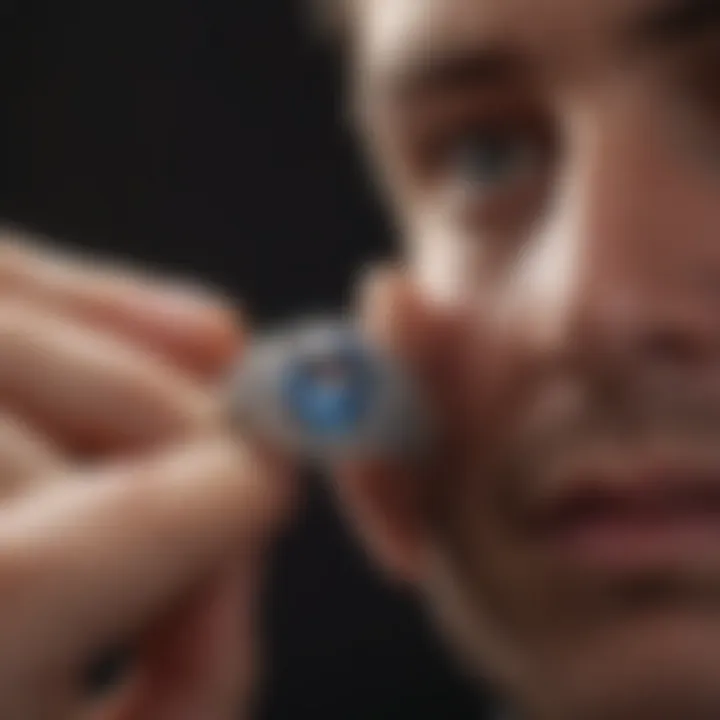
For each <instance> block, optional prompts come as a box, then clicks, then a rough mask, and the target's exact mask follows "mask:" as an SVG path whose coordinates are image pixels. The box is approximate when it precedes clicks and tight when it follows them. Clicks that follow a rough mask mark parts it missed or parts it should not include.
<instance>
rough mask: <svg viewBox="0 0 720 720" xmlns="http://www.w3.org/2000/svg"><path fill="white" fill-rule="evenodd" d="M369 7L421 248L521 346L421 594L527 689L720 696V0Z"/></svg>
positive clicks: (647, 707) (558, 705)
mask: <svg viewBox="0 0 720 720" xmlns="http://www.w3.org/2000/svg"><path fill="white" fill-rule="evenodd" d="M357 6H358V17H357V41H358V42H357V64H356V68H357V71H358V72H357V83H356V89H357V100H358V108H359V109H360V111H361V112H362V117H363V122H364V124H365V128H366V130H367V134H368V138H369V145H370V149H371V151H372V153H373V156H374V157H375V158H376V160H377V167H378V170H379V173H380V176H381V177H382V179H383V180H384V181H385V183H386V187H387V190H388V192H389V194H390V196H391V197H392V198H393V200H394V203H395V207H396V210H397V213H398V217H399V220H400V222H401V224H402V227H404V228H405V230H406V239H407V243H408V244H407V248H408V256H409V259H410V265H411V267H412V269H413V273H414V275H415V277H416V278H417V280H418V282H419V283H420V285H421V286H422V287H423V288H424V289H425V291H426V292H427V293H428V295H442V296H443V298H444V299H448V298H449V299H452V300H462V301H463V302H467V301H468V300H471V301H472V302H474V303H476V304H477V305H478V306H481V307H482V308H483V311H484V312H485V314H486V315H489V316H493V317H494V318H495V321H496V322H497V321H498V320H499V321H500V322H499V324H498V325H496V327H497V328H498V329H497V330H495V331H494V333H495V336H494V338H490V340H493V339H494V340H495V341H496V344H497V345H498V346H500V345H502V343H507V344H508V346H509V343H510V342H511V340H510V338H513V340H512V343H513V347H514V353H515V354H514V356H513V357H514V360H512V361H511V360H508V361H507V363H506V365H505V367H504V375H503V377H504V378H505V379H504V383H505V387H506V388H507V389H513V390H514V391H515V392H514V394H513V395H512V397H513V400H510V399H508V400H507V402H506V403H505V405H504V409H505V411H506V417H504V420H503V421H496V422H494V423H493V425H492V427H491V428H489V427H488V426H487V425H485V426H483V424H482V421H481V420H478V423H477V428H478V429H477V432H476V434H475V436H474V438H473V441H472V442H469V443H467V445H466V446H465V447H464V449H462V450H458V452H457V453H456V456H455V463H454V465H455V466H454V467H446V475H447V477H446V478H444V479H443V489H442V501H441V502H439V503H438V504H437V505H436V510H437V517H435V519H434V523H435V524H434V528H435V535H436V541H437V544H438V546H439V549H440V550H441V555H442V557H443V563H442V565H443V569H444V572H445V573H446V574H447V578H446V579H448V578H449V582H446V583H444V584H442V592H441V591H440V590H439V589H436V591H435V592H436V597H435V599H436V601H438V603H439V604H440V605H441V606H443V603H448V602H450V601H451V600H452V602H454V603H456V604H455V605H453V606H452V610H451V611H449V615H450V616H451V620H450V624H451V625H459V623H460V620H462V622H463V623H465V624H464V625H462V628H461V629H460V630H459V631H458V634H459V635H463V636H464V639H465V641H466V642H467V644H468V645H471V646H472V647H471V648H470V649H471V650H472V651H473V652H476V653H477V654H478V657H479V663H480V664H481V665H483V666H484V667H485V669H486V670H487V671H490V672H493V673H495V674H496V676H497V678H498V679H499V681H500V682H502V683H505V684H507V686H508V687H509V688H510V689H511V690H512V691H513V692H514V693H515V694H516V695H517V696H519V697H520V698H521V699H522V701H523V702H524V703H526V704H527V705H528V706H530V707H533V708H535V711H536V712H538V714H540V715H543V714H545V713H547V715H549V716H550V717H552V718H561V717H572V718H581V719H582V720H591V719H592V718H593V717H596V716H597V717H601V718H606V717H613V718H614V717H622V718H634V719H635V718H652V719H653V720H657V719H658V718H662V717H673V718H675V717H683V718H692V717H698V718H700V717H702V718H706V717H713V718H717V717H720V447H718V442H717V439H718V430H719V429H720V323H719V322H718V317H719V316H718V312H719V311H720V85H719V84H718V82H719V81H718V78H719V77H720V4H718V3H717V2H715V1H714V0H709V1H708V2H703V1H702V0H695V1H693V0H359V2H358V3H357ZM478 372H480V370H478ZM496 389H498V388H496ZM518 389H522V392H518ZM500 394H502V393H500ZM508 397H510V396H508ZM488 438H492V442H489V441H488ZM450 588H452V591H451V590H450ZM441 594H443V595H447V596H448V597H443V598H442V599H441V598H440V595H441ZM450 595H451V596H452V598H450V597H449V596H450ZM444 607H450V605H444ZM455 629H456V630H457V628H455ZM693 713H695V714H693Z"/></svg>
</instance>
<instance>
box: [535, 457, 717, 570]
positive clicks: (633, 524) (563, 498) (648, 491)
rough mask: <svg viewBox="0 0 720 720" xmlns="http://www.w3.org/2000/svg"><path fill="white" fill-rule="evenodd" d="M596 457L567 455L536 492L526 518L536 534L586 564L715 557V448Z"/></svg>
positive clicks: (630, 565)
mask: <svg viewBox="0 0 720 720" xmlns="http://www.w3.org/2000/svg"><path fill="white" fill-rule="evenodd" d="M595 457H596V458H597V460H598V461H595V462H593V460H592V455H590V454H588V455H586V456H585V460H586V461H585V462H584V463H583V462H582V459H581V458H576V459H575V460H574V461H572V462H568V463H566V464H565V465H564V467H563V468H562V469H559V470H558V471H556V472H555V473H554V474H553V475H552V477H551V480H550V481H549V482H548V483H546V485H545V487H544V488H543V492H542V494H541V495H539V496H538V497H536V498H535V505H534V508H533V513H532V515H531V525H532V529H533V533H534V537H535V539H536V540H537V541H539V542H541V543H543V544H544V545H545V546H546V547H548V549H549V550H551V552H552V553H553V554H554V555H556V556H558V557H562V558H564V559H565V560H569V561H573V562H577V563H580V564H582V565H584V566H586V567H589V566H602V567H605V568H606V569H642V568H647V567H649V566H655V565H659V564H663V565H666V564H667V563H669V562H683V563H687V562H696V561H698V560H699V559H707V558H717V559H718V561H719V562H720V457H718V456H717V453H715V452H713V453H708V452H707V451H706V452H705V453H700V452H695V453H693V454H692V455H691V454H690V453H687V452H686V453H684V457H683V456H681V455H680V453H677V452H676V453H668V452H665V453H662V452H661V453H658V452H655V453H653V458H652V460H650V459H649V458H648V457H647V455H646V456H645V457H644V458H643V457H640V456H639V455H636V456H635V457H634V458H629V457H623V456H622V455H620V454H618V453H617V452H616V453H614V454H609V453H607V452H605V453H596V454H595ZM600 458H604V460H603V462H602V463H601V462H599V459H600Z"/></svg>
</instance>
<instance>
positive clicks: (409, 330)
mask: <svg viewBox="0 0 720 720" xmlns="http://www.w3.org/2000/svg"><path fill="white" fill-rule="evenodd" d="M360 314H361V318H362V321H363V325H364V327H365V328H366V329H367V332H368V333H369V335H370V336H371V338H372V339H373V341H374V342H376V343H378V344H379V345H380V346H381V347H383V348H384V349H385V350H386V351H388V352H390V353H391V354H392V355H393V356H394V357H396V358H397V359H398V360H399V361H400V363H401V364H402V366H403V367H404V368H405V369H406V371H407V372H408V373H410V374H411V376H412V377H413V378H414V379H415V381H416V383H415V384H416V386H417V387H418V388H419V389H420V392H421V393H422V395H423V400H424V401H425V403H426V405H427V406H428V407H429V412H430V413H431V414H432V415H433V418H434V419H435V420H436V423H435V425H436V429H437V431H438V433H440V434H442V435H443V436H446V435H447V436H449V437H452V438H455V437H456V436H457V435H458V433H461V432H462V431H463V430H464V428H465V426H466V425H467V419H468V418H467V416H468V414H469V413H470V412H471V408H472V407H474V405H476V404H478V402H479V401H480V399H481V398H480V397H479V393H480V392H481V390H482V385H481V383H480V382H479V379H480V378H483V374H484V370H485V367H484V366H485V364H486V362H487V360H488V356H487V354H486V353H485V352H484V350H485V348H484V345H485V341H484V340H485V339H484V337H483V320H482V317H481V315H480V313H479V311H478V310H477V309H476V308H473V307H469V306H461V305H449V304H446V305H439V304H438V303H436V302H433V301H432V300H430V299H428V298H426V297H424V295H423V293H422V292H421V291H420V290H419V289H418V288H417V287H416V286H415V285H414V284H413V282H412V281H411V280H410V279H409V278H408V277H407V276H405V275H404V274H403V273H402V272H400V271H398V270H395V269H392V268H380V269H378V270H375V271H374V272H372V273H370V274H369V275H368V276H366V278H365V280H364V282H363V284H362V286H361V294H360ZM446 440H447V438H445V437H443V438H442V441H443V442H445V441H446Z"/></svg>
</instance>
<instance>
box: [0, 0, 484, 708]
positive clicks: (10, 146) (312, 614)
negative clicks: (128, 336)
mask: <svg viewBox="0 0 720 720" xmlns="http://www.w3.org/2000/svg"><path fill="white" fill-rule="evenodd" d="M0 15H1V16H2V17H1V22H0V41H1V42H0V57H1V59H2V68H3V69H2V93H3V98H4V99H3V105H2V113H0V118H1V124H0V128H1V129H2V154H3V159H2V163H1V167H2V170H1V172H2V178H1V179H2V183H1V185H0V216H2V217H4V218H8V219H11V220H13V221H17V222H20V223H23V224H26V225H28V226H29V227H30V228H32V229H35V230H39V231H42V232H45V233H48V234H51V235H53V236H55V237H58V238H61V239H63V240H64V241H65V242H67V243H68V244H69V245H72V246H80V247H89V248H92V249H99V250H102V251H103V252H110V253H111V254H112V255H119V256H128V257H131V258H140V259H142V260H143V261H145V262H149V263H152V264H154V265H156V266H159V267H160V268H163V269H165V270H167V271H169V272H177V273H179V274H181V275H183V274H186V275H190V276H192V277H195V276H197V277H200V278H202V279H204V280H206V281H209V282H210V283H215V284H218V285H220V286H221V287H223V288H225V289H227V290H230V292H232V293H233V294H234V295H236V296H237V297H238V298H242V300H243V302H244V303H245V304H246V306H247V307H249V308H250V310H251V312H252V314H253V316H254V318H256V319H258V318H259V319H260V320H262V321H269V320H274V319H277V318H280V317H286V316H291V315H293V314H295V313H297V312H299V311H303V310H315V309H327V308H336V307H339V306H341V304H342V303H343V302H344V300H345V299H346V296H347V292H348V290H349V289H350V288H351V287H352V277H353V275H354V273H355V272H356V271H357V269H358V267H359V266H360V265H362V264H363V263H365V262H367V261H368V260H373V259H377V258H378V257H380V256H384V255H386V254H387V253H388V252H389V251H390V250H391V247H390V245H389V243H388V232H387V227H386V225H385V224H384V222H383V218H382V214H381V213H380V212H379V209H378V203H377V199H376V198H375V197H373V194H372V192H371V191H370V188H369V187H368V183H367V181H366V180H365V178H364V177H363V174H362V173H361V171H360V169H359V167H360V163H359V162H358V159H357V157H356V153H355V149H354V147H353V139H352V138H351V137H349V134H348V133H347V132H346V130H345V128H344V126H343V123H342V99H341V97H340V95H339V92H338V88H339V84H340V83H339V79H340V78H339V76H340V72H339V71H338V70H339V65H338V64H337V63H334V62H332V58H331V57H330V56H329V54H328V52H327V51H326V50H325V49H323V48H322V46H321V45H320V44H319V43H318V42H317V41H315V40H313V39H312V38H311V33H310V32H309V28H308V23H307V22H306V20H307V18H306V16H305V13H304V11H303V9H302V8H301V4H300V2H292V1H280V0H172V1H170V0H145V2H143V1H141V0H102V1H100V2H98V1H97V0H17V1H15V2H10V1H9V0H0ZM312 487H313V491H312V497H311V502H310V505H309V511H308V512H307V513H306V514H305V515H304V516H303V518H302V519H301V520H300V522H299V524H298V527H296V528H295V529H294V530H293V531H292V533H291V535H290V536H289V537H288V538H287V539H286V541H285V542H284V544H283V547H282V548H281V551H280V553H279V556H278V561H277V568H276V572H275V578H274V581H273V584H272V588H271V590H270V593H269V597H268V626H269V636H270V648H271V661H272V664H271V675H270V681H271V683H270V688H269V693H268V695H269V697H268V698H267V701H266V703H265V705H266V709H265V713H264V718H266V720H289V719H291V718H292V719H293V720H294V719H295V718H300V719H302V718H312V719H313V720H341V719H342V720H356V719H357V720H360V719H361V718H362V719H363V720H364V719H369V718H372V719H373V720H381V719H384V718H388V719H389V718H405V717H407V718H415V719H418V720H423V719H424V718H439V719H441V720H454V719H458V720H461V719H465V718H476V717H477V716H478V706H477V703H476V700H475V699H474V698H473V696H472V695H471V693H470V692H469V690H468V689H467V688H466V687H464V686H463V684H462V683H461V681H460V680H459V679H457V677H456V676H455V675H454V673H453V672H452V671H451V667H450V664H449V663H448V661H447V659H446V658H445V657H444V655H443V653H442V651H441V650H440V648H439V646H438V645H437V643H436V642H435V640H434V639H433V636H432V635H431V634H430V633H429V632H428V630H427V627H426V625H425V622H424V620H423V618H422V615H421V614H420V613H419V611H418V610H417V608H416V607H415V605H414V604H413V602H412V601H411V600H410V599H409V598H406V597H402V596H401V595H399V594H398V592H397V591H394V590H391V589H390V588H389V587H387V585H386V584H384V583H383V581H382V580H381V579H380V578H379V577H378V576H377V575H376V574H375V573H374V572H373V571H372V570H371V569H370V567H369V566H368V564H367V563H366V560H365V557H364V556H363V555H362V553H361V551H360V550H359V549H358V548H357V546H356V545H355V544H354V543H353V542H352V541H351V540H350V539H349V538H348V537H347V535H346V533H345V531H344V529H343V528H342V526H341V525H340V523H339V521H338V520H337V518H336V516H335V513H334V510H333V508H332V503H331V501H330V500H329V499H328V497H327V496H326V494H325V492H324V491H323V489H322V485H321V484H319V483H313V484H312Z"/></svg>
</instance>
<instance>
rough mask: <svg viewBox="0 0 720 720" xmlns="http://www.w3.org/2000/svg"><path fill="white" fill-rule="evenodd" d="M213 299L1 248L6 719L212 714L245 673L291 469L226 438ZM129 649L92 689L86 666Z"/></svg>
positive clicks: (219, 330) (0, 704)
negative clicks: (123, 671) (121, 678)
mask: <svg viewBox="0 0 720 720" xmlns="http://www.w3.org/2000/svg"><path fill="white" fill-rule="evenodd" d="M242 342H243V337H242V331H241V330H239V329H238V328H237V324H236V321H235V318H234V316H233V314H232V313H230V312H229V311H227V310H226V309H225V308H224V306H223V304H222V303H218V302H217V301H215V300H211V299H209V298H208V297H207V296H206V295H200V296H198V295H197V294H196V293H193V292H190V291H188V289H187V288H184V289H178V288H177V287H172V286H168V285H167V284H166V283H163V282H161V281H159V280H156V279H151V278H148V277H145V278H140V277H138V276H133V275H130V274H127V273H126V274H124V275H120V274H119V272H118V270H117V269H115V268H107V269H102V268H99V267H96V266H93V265H91V264H90V263H88V262H80V261H70V260H67V259H65V258H62V257H60V256H58V255H56V254H54V253H52V252H50V251H48V250H46V249H43V250H40V249H38V248H34V247H33V248H30V247H27V246H24V245H23V244H22V243H19V242H10V241H9V240H5V241H4V242H3V243H2V245H0V399H1V400H2V405H1V406H0V408H1V409H0V498H2V502H1V503H0V647H1V648H2V653H1V657H0V717H2V718H4V719H6V720H34V719H36V718H38V719H39V718H42V719H45V718H48V719H55V718H63V719H64V718H86V717H87V718H97V719H98V720H99V719H102V720H145V719H147V720H223V719H224V718H228V719H229V718H234V717H236V714H235V713H236V712H237V708H238V707H239V706H240V705H242V704H243V703H244V704H245V705H246V706H247V703H249V699H250V697H251V691H252V687H253V683H254V675H255V672H256V668H257V660H256V657H255V645H254V638H253V630H254V626H255V623H254V617H255V616H254V604H255V603H254V601H255V599H256V597H257V588H258V584H259V582H260V580H261V579H262V570H263V555H264V553H265V551H266V549H267V547H268V544H269V541H270V540H271V538H272V535H273V534H274V532H275V531H276V529H277V528H278V526H279V523H280V521H281V519H282V518H283V517H284V515H285V514H286V511H287V509H288V507H289V499H290V497H291V486H290V484H289V483H288V478H287V474H288V473H287V469H286V468H285V467H284V466H283V465H282V464H281V463H280V461H279V460H278V459H277V458H275V457H270V456H269V455H268V454H267V453H265V452H263V451H260V450H259V449H256V448H253V447H251V446H250V445H249V444H247V443H244V442H241V441H240V439H239V438H237V437H233V436H232V435H231V433H230V432H229V429H228V428H227V427H226V425H225V423H224V420H223V412H222V398H219V397H217V388H216V386H217V380H218V378H219V376H220V375H222V374H223V373H224V372H225V371H226V369H227V366H228V363H229V362H230V361H231V360H233V359H234V358H235V357H236V355H237V353H238V352H239V350H240V348H241V346H242ZM128 642H129V643H131V645H132V648H133V651H134V654H133V657H134V662H133V665H132V672H131V673H130V675H129V677H128V681H127V682H126V683H125V684H124V685H123V687H122V688H121V689H120V690H119V691H118V692H117V693H114V694H113V695H112V697H109V698H101V699H100V700H98V701H97V702H95V703H93V704H89V703H88V699H87V696H86V694H85V687H84V685H83V682H82V680H83V673H84V671H85V670H86V668H87V665H88V663H89V662H90V661H91V660H92V659H93V658H95V657H97V656H98V655H99V654H101V653H102V652H104V651H105V650H107V649H108V648H113V647H116V646H119V645H124V644H126V643H128Z"/></svg>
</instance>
